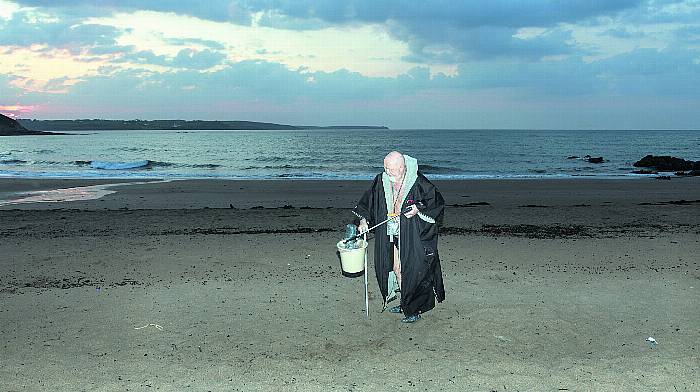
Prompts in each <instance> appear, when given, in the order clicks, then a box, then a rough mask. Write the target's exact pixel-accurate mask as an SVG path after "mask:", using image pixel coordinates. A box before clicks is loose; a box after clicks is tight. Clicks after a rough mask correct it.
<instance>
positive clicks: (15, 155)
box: [0, 129, 700, 180]
mask: <svg viewBox="0 0 700 392" xmlns="http://www.w3.org/2000/svg"><path fill="white" fill-rule="evenodd" d="M391 150H398V151H401V152H403V153H405V154H408V155H411V156H413V157H415V158H417V159H418V162H419V166H420V170H421V171H422V172H423V173H424V174H426V176H428V178H430V179H499V178H646V177H648V175H643V174H634V173H632V171H633V170H635V168H634V167H633V166H632V165H633V163H634V162H636V161H637V160H639V159H641V158H642V157H644V156H645V155H648V154H652V155H671V156H675V157H679V158H683V159H687V160H700V132H699V131H694V130H526V129H522V130H506V129H500V130H490V129H483V130H476V129H464V130H459V129H389V130H381V131H379V130H367V129H358V130H349V129H328V130H326V129H324V130H265V131H261V130H254V131H245V130H231V131H229V130H214V131H205V130H184V129H178V130H163V131H153V130H148V131H143V130H127V131H93V132H90V131H80V132H69V135H49V136H22V137H5V138H1V139H0V177H11V178H139V179H147V178H162V179H198V178H212V179H338V180H353V179H357V180H364V179H370V178H372V177H373V176H374V175H376V173H378V172H380V171H381V170H382V158H383V157H384V155H385V154H386V153H387V152H389V151H391ZM585 156H591V157H602V158H603V162H602V163H591V162H588V161H587V160H586V159H584V157H585Z"/></svg>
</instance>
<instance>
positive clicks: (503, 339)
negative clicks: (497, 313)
mask: <svg viewBox="0 0 700 392" xmlns="http://www.w3.org/2000/svg"><path fill="white" fill-rule="evenodd" d="M493 337H494V338H496V339H498V340H500V341H501V342H504V343H505V342H510V339H508V338H507V337H505V336H503V335H496V334H494V335H493Z"/></svg>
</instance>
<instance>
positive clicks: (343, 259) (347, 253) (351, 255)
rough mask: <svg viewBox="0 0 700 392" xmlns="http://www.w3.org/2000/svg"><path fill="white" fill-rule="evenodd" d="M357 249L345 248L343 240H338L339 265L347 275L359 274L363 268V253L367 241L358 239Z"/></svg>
mask: <svg viewBox="0 0 700 392" xmlns="http://www.w3.org/2000/svg"><path fill="white" fill-rule="evenodd" d="M357 245H358V246H359V247H358V248H357V249H346V248H345V244H343V240H341V241H338V244H337V245H336V246H337V247H338V253H340V265H341V267H342V268H343V272H344V273H345V274H347V275H359V274H361V273H362V272H363V271H364V270H365V253H366V251H367V241H365V240H361V239H358V240H357Z"/></svg>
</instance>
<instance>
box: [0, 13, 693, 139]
mask: <svg viewBox="0 0 700 392" xmlns="http://www.w3.org/2000/svg"><path fill="white" fill-rule="evenodd" d="M0 113H3V114H6V115H10V116H12V117H16V118H37V119H73V118H105V119H186V120H196V119H199V120H248V121H263V122H277V123H284V124H294V125H349V124H351V125H385V126H389V127H391V128H428V129H429V128H464V129H468V128H478V129H484V128H487V129H491V128H511V129H512V128H516V129H533V128H534V129H700V0H685V1H674V0H606V1H597V0H596V1H593V0H568V1H559V0H529V1H525V0H491V1H466V0H465V1H454V0H424V1H405V0H385V1H381V0H343V1H340V0H316V1H310V0H208V1H201V0H179V1H176V0H144V1H137V0H89V1H88V0H52V1H41V0H12V1H8V0H0Z"/></svg>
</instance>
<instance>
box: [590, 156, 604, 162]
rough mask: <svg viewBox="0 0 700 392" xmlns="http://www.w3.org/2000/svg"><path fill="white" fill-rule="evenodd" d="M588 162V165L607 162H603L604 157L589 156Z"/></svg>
mask: <svg viewBox="0 0 700 392" xmlns="http://www.w3.org/2000/svg"><path fill="white" fill-rule="evenodd" d="M586 161H587V162H588V163H603V162H605V161H604V160H603V157H591V156H589V157H588V158H586Z"/></svg>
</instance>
